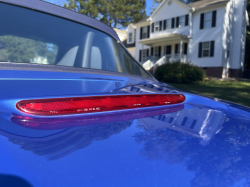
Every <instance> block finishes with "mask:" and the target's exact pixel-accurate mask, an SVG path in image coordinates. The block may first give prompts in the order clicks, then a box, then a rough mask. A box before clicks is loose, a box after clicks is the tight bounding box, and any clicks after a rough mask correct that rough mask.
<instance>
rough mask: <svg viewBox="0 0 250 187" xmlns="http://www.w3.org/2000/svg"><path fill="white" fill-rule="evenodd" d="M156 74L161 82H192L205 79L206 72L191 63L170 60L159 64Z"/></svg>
mask: <svg viewBox="0 0 250 187" xmlns="http://www.w3.org/2000/svg"><path fill="white" fill-rule="evenodd" d="M154 76H155V78H156V79H158V80H159V81H161V82H172V83H192V82H196V81H203V80H204V78H205V76H206V74H205V72H204V70H203V69H201V68H200V67H198V66H194V65H191V64H190V63H181V62H173V63H170V62H168V63H166V64H163V65H161V66H159V67H158V68H157V70H156V72H155V75H154Z"/></svg>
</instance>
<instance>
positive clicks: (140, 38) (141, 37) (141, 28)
mask: <svg viewBox="0 0 250 187" xmlns="http://www.w3.org/2000/svg"><path fill="white" fill-rule="evenodd" d="M140 39H142V27H141V31H140Z"/></svg>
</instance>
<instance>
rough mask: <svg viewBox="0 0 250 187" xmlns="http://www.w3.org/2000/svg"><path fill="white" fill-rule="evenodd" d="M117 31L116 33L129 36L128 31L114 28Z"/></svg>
mask: <svg viewBox="0 0 250 187" xmlns="http://www.w3.org/2000/svg"><path fill="white" fill-rule="evenodd" d="M113 29H114V30H115V32H116V33H118V32H119V33H120V34H124V35H127V31H126V30H121V29H117V28H113Z"/></svg>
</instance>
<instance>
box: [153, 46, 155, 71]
mask: <svg viewBox="0 0 250 187" xmlns="http://www.w3.org/2000/svg"><path fill="white" fill-rule="evenodd" d="M153 61H154V62H153V75H154V73H155V66H154V63H155V43H154V51H153Z"/></svg>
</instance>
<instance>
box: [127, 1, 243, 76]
mask: <svg viewBox="0 0 250 187" xmlns="http://www.w3.org/2000/svg"><path fill="white" fill-rule="evenodd" d="M246 4H247V1H246V0H202V1H198V2H196V3H191V4H188V5H185V4H183V3H181V2H180V1H178V0H163V2H162V3H161V4H160V5H159V6H158V7H157V9H156V10H155V11H154V12H153V14H152V15H151V16H149V17H147V18H145V19H143V20H141V21H139V22H138V23H136V24H131V25H129V26H128V27H127V29H126V31H127V40H126V44H125V45H126V47H127V49H128V50H129V51H130V53H131V54H132V55H133V56H134V57H135V59H137V61H139V62H140V63H142V64H143V66H144V68H145V69H147V70H150V69H152V68H154V66H156V65H157V64H158V65H160V64H162V63H166V62H173V61H181V62H183V63H187V62H190V63H191V64H194V65H197V66H199V67H202V68H203V69H204V70H205V71H206V74H207V75H208V76H215V77H222V78H226V77H240V76H241V75H242V72H243V71H244V57H245V43H246V26H247V25H248V16H247V13H246Z"/></svg>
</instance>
